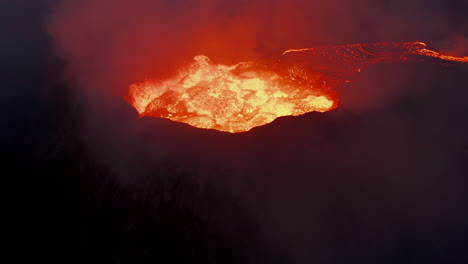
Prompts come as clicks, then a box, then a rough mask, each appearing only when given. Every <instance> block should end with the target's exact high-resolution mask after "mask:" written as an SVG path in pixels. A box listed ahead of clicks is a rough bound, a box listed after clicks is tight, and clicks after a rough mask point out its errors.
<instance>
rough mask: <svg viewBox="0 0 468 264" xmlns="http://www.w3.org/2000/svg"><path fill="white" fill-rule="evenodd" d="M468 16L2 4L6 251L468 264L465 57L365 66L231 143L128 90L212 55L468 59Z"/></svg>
mask: <svg viewBox="0 0 468 264" xmlns="http://www.w3.org/2000/svg"><path fill="white" fill-rule="evenodd" d="M466 13H467V5H466V2H465V1H462V0H457V1H456V0H453V1H443V0H430V1H428V0H426V1H422V0H406V1H399V0H397V1H387V0H378V1H375V0H374V1H371V0H356V1H351V0H349V1H345V0H329V1H318V0H309V1H299V0H289V1H287V0H283V1H280V0H275V1H266V0H251V1H227V0H203V1H194V0H173V1H168V0H164V1H162V0H158V1H150V0H134V1H123V0H46V1H33V0H0V20H1V23H0V33H1V37H0V58H1V59H0V68H1V70H0V77H1V80H2V84H1V88H2V96H1V99H0V101H1V102H0V111H1V116H2V122H1V124H2V128H1V130H0V143H1V145H2V147H1V149H2V150H3V152H4V153H3V155H2V156H4V157H5V159H4V160H3V164H4V165H3V166H4V170H3V172H4V173H3V175H2V178H3V179H4V182H3V184H2V185H1V186H2V187H1V188H2V192H1V193H2V194H3V197H2V203H3V208H4V214H3V215H4V217H3V221H5V223H4V224H3V231H2V238H3V239H4V240H5V242H6V245H7V246H6V248H5V250H6V253H7V254H6V255H5V257H6V258H8V259H10V260H5V261H4V262H5V263H31V262H43V263H157V262H161V263H288V264H289V263H293V264H296V263H297V264H303V263H304V264H305V263H327V264H335V263H336V264H338V263H424V264H430V263H444V264H446V263H466V262H468V255H467V253H466V252H467V251H466V239H467V238H468V212H467V211H466V209H465V208H466V204H467V202H468V194H467V192H466V188H467V187H468V178H467V175H468V163H467V162H466V161H467V158H468V123H467V122H468V104H467V103H466V102H465V101H466V98H468V91H467V89H466V88H467V86H468V85H467V84H468V64H467V63H462V62H453V61H444V60H440V59H437V58H425V57H414V58H411V59H408V60H406V59H405V61H404V62H400V61H393V62H383V63H380V64H376V65H371V66H369V67H367V68H366V69H364V70H363V71H362V72H361V71H360V72H359V73H358V74H355V75H353V76H352V78H351V79H350V80H349V82H346V84H344V85H340V86H339V87H337V91H336V92H337V93H338V94H339V98H340V99H339V103H340V104H339V106H338V107H337V108H336V109H334V110H332V111H329V112H325V113H318V112H312V113H308V114H305V115H301V116H297V117H292V116H286V117H280V118H278V119H276V120H275V121H274V122H272V123H270V124H267V125H265V126H261V127H256V128H254V129H252V130H251V131H249V132H245V133H238V134H231V133H226V132H221V131H217V130H207V129H199V128H195V127H192V126H189V125H187V124H182V123H176V122H173V121H170V120H167V119H162V118H155V117H140V116H139V114H138V112H137V111H136V110H135V109H134V108H133V107H132V105H130V104H129V103H128V102H127V101H126V100H125V97H126V96H127V95H128V91H129V85H131V84H132V83H135V82H138V81H142V80H145V79H154V80H159V79H164V78H168V77H170V76H173V75H175V74H177V73H178V70H179V68H180V66H181V65H186V64H187V62H190V61H191V60H192V59H193V57H194V56H196V55H200V54H203V55H205V56H208V57H209V58H211V60H212V61H213V62H215V63H220V64H226V65H232V64H236V63H239V62H243V61H264V60H269V59H272V58H276V57H277V56H280V55H281V54H282V53H283V51H284V50H286V49H292V48H308V47H323V46H334V45H346V44H356V43H377V42H407V41H408V42H414V41H422V42H425V43H427V44H428V46H429V47H430V48H431V49H433V50H437V51H439V52H443V53H445V54H448V55H452V56H468V16H467V15H466ZM11 257H13V258H11ZM11 260H13V261H11Z"/></svg>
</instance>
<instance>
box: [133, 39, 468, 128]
mask: <svg viewBox="0 0 468 264" xmlns="http://www.w3.org/2000/svg"><path fill="white" fill-rule="evenodd" d="M410 55H423V56H429V57H435V58H439V59H443V60H450V61H458V62H468V57H454V56H448V55H442V54H440V53H438V52H435V51H432V50H428V49H426V44H425V43H422V42H403V43H374V44H355V45H343V46H331V47H324V48H305V49H290V50H286V51H285V52H284V53H283V55H282V56H281V57H280V58H279V59H277V60H275V61H270V62H269V63H256V62H241V63H238V64H236V65H231V66H227V65H221V64H215V63H213V62H211V60H210V59H209V58H208V57H206V56H203V55H199V56H196V57H195V58H194V60H193V62H192V63H190V64H189V65H188V67H185V68H183V69H181V70H180V71H179V73H178V75H177V76H175V77H173V78H169V79H166V80H159V81H156V80H147V81H144V82H139V83H134V84H132V85H131V86H130V90H129V96H128V101H129V102H130V103H131V104H132V105H133V106H134V107H135V108H136V109H137V111H138V112H139V113H140V115H141V116H154V117H161V118H167V119H170V120H173V121H176V122H182V123H186V124H189V125H192V126H194V127H198V128H207V129H216V130H220V131H226V132H231V133H237V132H244V131H249V130H250V129H252V128H253V127H257V126H262V125H265V124H268V123H270V122H272V121H273V120H275V119H276V118H278V117H281V116H298V115H302V114H305V113H309V112H313V111H317V112H326V111H330V110H332V109H334V108H336V107H337V106H338V96H337V95H336V94H335V92H334V89H335V88H336V87H337V86H338V85H340V84H342V83H346V82H347V77H349V76H350V75H351V74H353V73H355V72H357V71H360V69H361V68H363V67H365V66H367V65H369V64H374V63H378V62H382V61H402V60H403V61H404V60H406V58H407V57H408V56H410Z"/></svg>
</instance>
